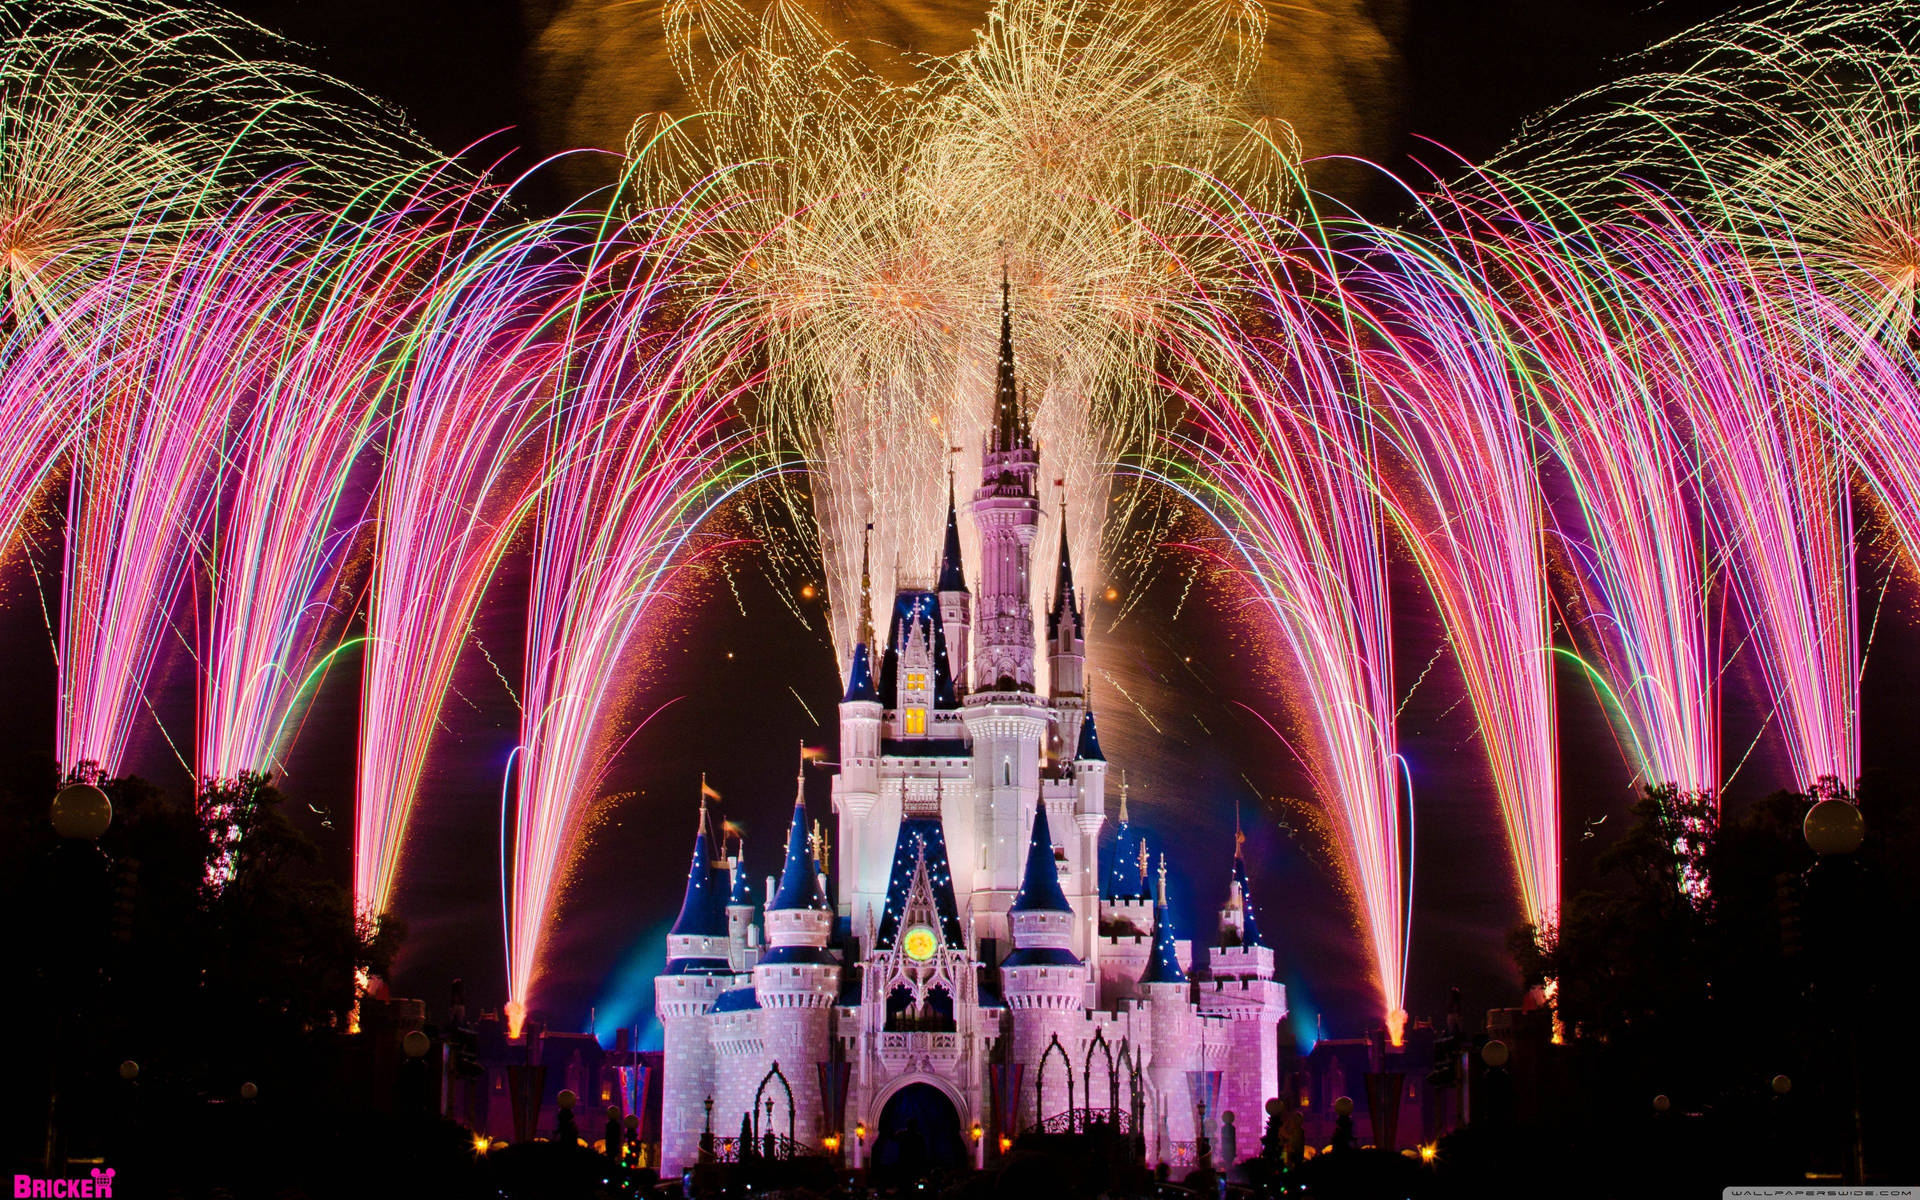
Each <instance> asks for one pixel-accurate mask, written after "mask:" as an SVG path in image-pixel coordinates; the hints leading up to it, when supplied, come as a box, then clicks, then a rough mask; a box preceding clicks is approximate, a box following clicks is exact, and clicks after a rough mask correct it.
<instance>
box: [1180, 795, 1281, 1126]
mask: <svg viewBox="0 0 1920 1200" xmlns="http://www.w3.org/2000/svg"><path fill="white" fill-rule="evenodd" d="M1239 825H1240V823H1239V819H1238V816H1237V815H1236V817H1235V820H1234V831H1233V867H1232V870H1231V871H1230V872H1229V873H1228V879H1227V903H1226V906H1225V907H1223V908H1222V909H1221V910H1220V934H1219V937H1218V939H1217V944H1216V945H1214V946H1212V947H1210V948H1209V949H1208V950H1207V974H1208V976H1209V978H1208V979H1207V980H1206V982H1204V983H1202V984H1201V985H1200V1011H1201V1012H1202V1013H1205V1014H1207V1015H1208V1016H1217V1017H1221V1018H1224V1019H1225V1020H1226V1022H1227V1032H1226V1038H1227V1041H1228V1044H1229V1050H1228V1053H1229V1055H1230V1056H1231V1059H1232V1061H1233V1062H1235V1063H1237V1064H1240V1069H1238V1070H1236V1071H1233V1072H1230V1073H1229V1074H1228V1075H1226V1076H1225V1077H1224V1079H1223V1084H1222V1092H1221V1099H1220V1104H1221V1107H1222V1109H1223V1110H1224V1111H1228V1112H1232V1113H1235V1114H1239V1113H1246V1112H1261V1111H1264V1109H1265V1106H1266V1102H1267V1101H1268V1100H1269V1099H1271V1098H1272V1097H1274V1096H1276V1095H1278V1094H1279V1091H1280V1067H1279V1045H1280V1021H1281V1019H1282V1018H1284V1017H1285V1016H1286V1015H1287V989H1286V986H1285V985H1284V984H1280V983H1277V982H1275V981H1274V978H1273V975H1274V955H1273V951H1272V950H1271V949H1270V948H1268V946H1267V944H1266V942H1265V940H1264V938H1263V937H1262V935H1261V932H1260V920H1259V914H1258V910H1257V909H1256V908H1255V906H1254V902H1253V888H1252V886H1251V884H1249V883H1248V880H1247V860H1246V854H1245V847H1246V840H1247V839H1246V837H1245V835H1244V834H1242V833H1241V832H1240V828H1239Z"/></svg>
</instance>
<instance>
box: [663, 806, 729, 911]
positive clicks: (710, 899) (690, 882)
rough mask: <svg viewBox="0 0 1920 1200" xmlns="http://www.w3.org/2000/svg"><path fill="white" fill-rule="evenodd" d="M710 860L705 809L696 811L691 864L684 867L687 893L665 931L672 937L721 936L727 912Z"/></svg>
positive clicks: (724, 889) (720, 885) (721, 889)
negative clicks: (685, 868) (697, 831)
mask: <svg viewBox="0 0 1920 1200" xmlns="http://www.w3.org/2000/svg"><path fill="white" fill-rule="evenodd" d="M714 874H715V872H714V869H713V863H712V860H711V859H709V858H708V857H707V810H706V808H705V807H704V806H703V807H702V808H701V810H700V832H699V833H697V834H695V835H694V839H693V864H692V865H691V866H689V867H688V868H687V895H686V898H685V899H684V900H682V901H681V902H680V916H679V917H678V918H677V919H676V920H675V921H674V923H673V928H672V929H670V930H668V933H669V934H671V935H672V936H675V937H725V936H727V913H726V909H725V908H724V907H723V905H722V900H721V898H722V897H723V896H725V895H726V888H725V886H724V885H723V884H721V883H720V882H719V881H717V880H716V879H714Z"/></svg>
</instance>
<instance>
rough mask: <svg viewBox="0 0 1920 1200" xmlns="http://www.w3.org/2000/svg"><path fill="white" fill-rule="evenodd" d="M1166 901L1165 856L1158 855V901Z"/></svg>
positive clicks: (1163, 902)
mask: <svg viewBox="0 0 1920 1200" xmlns="http://www.w3.org/2000/svg"><path fill="white" fill-rule="evenodd" d="M1166 902H1167V856H1166V855H1165V854H1162V855H1161V856H1160V903H1162V904H1165V903H1166Z"/></svg>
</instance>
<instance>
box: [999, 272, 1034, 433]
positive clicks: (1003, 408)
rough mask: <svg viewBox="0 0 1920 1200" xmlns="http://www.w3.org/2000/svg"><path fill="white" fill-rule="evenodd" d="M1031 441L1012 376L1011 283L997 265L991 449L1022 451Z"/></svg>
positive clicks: (1017, 389) (1018, 392)
mask: <svg viewBox="0 0 1920 1200" xmlns="http://www.w3.org/2000/svg"><path fill="white" fill-rule="evenodd" d="M1030 441H1031V437H1030V434H1029V431H1028V429H1027V418H1026V413H1025V411H1024V410H1023V409H1022V408H1021V405H1020V390H1019V386H1018V385H1017V383H1016V382H1015V379H1014V373H1013V284H1012V281H1011V279H1010V278H1009V276H1008V274H1007V267H1006V264H1005V263H1002V264H1001V265H1000V358H999V361H998V363H996V364H995V375H994V440H993V449H995V450H998V451H1001V452H1005V451H1008V450H1018V449H1025V448H1026V447H1027V445H1028V443H1029V442H1030Z"/></svg>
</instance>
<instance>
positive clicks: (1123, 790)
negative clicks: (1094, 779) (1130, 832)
mask: <svg viewBox="0 0 1920 1200" xmlns="http://www.w3.org/2000/svg"><path fill="white" fill-rule="evenodd" d="M1120 823H1121V824H1122V825H1125V824H1126V823H1127V773H1126V772H1125V771H1121V772H1120Z"/></svg>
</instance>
